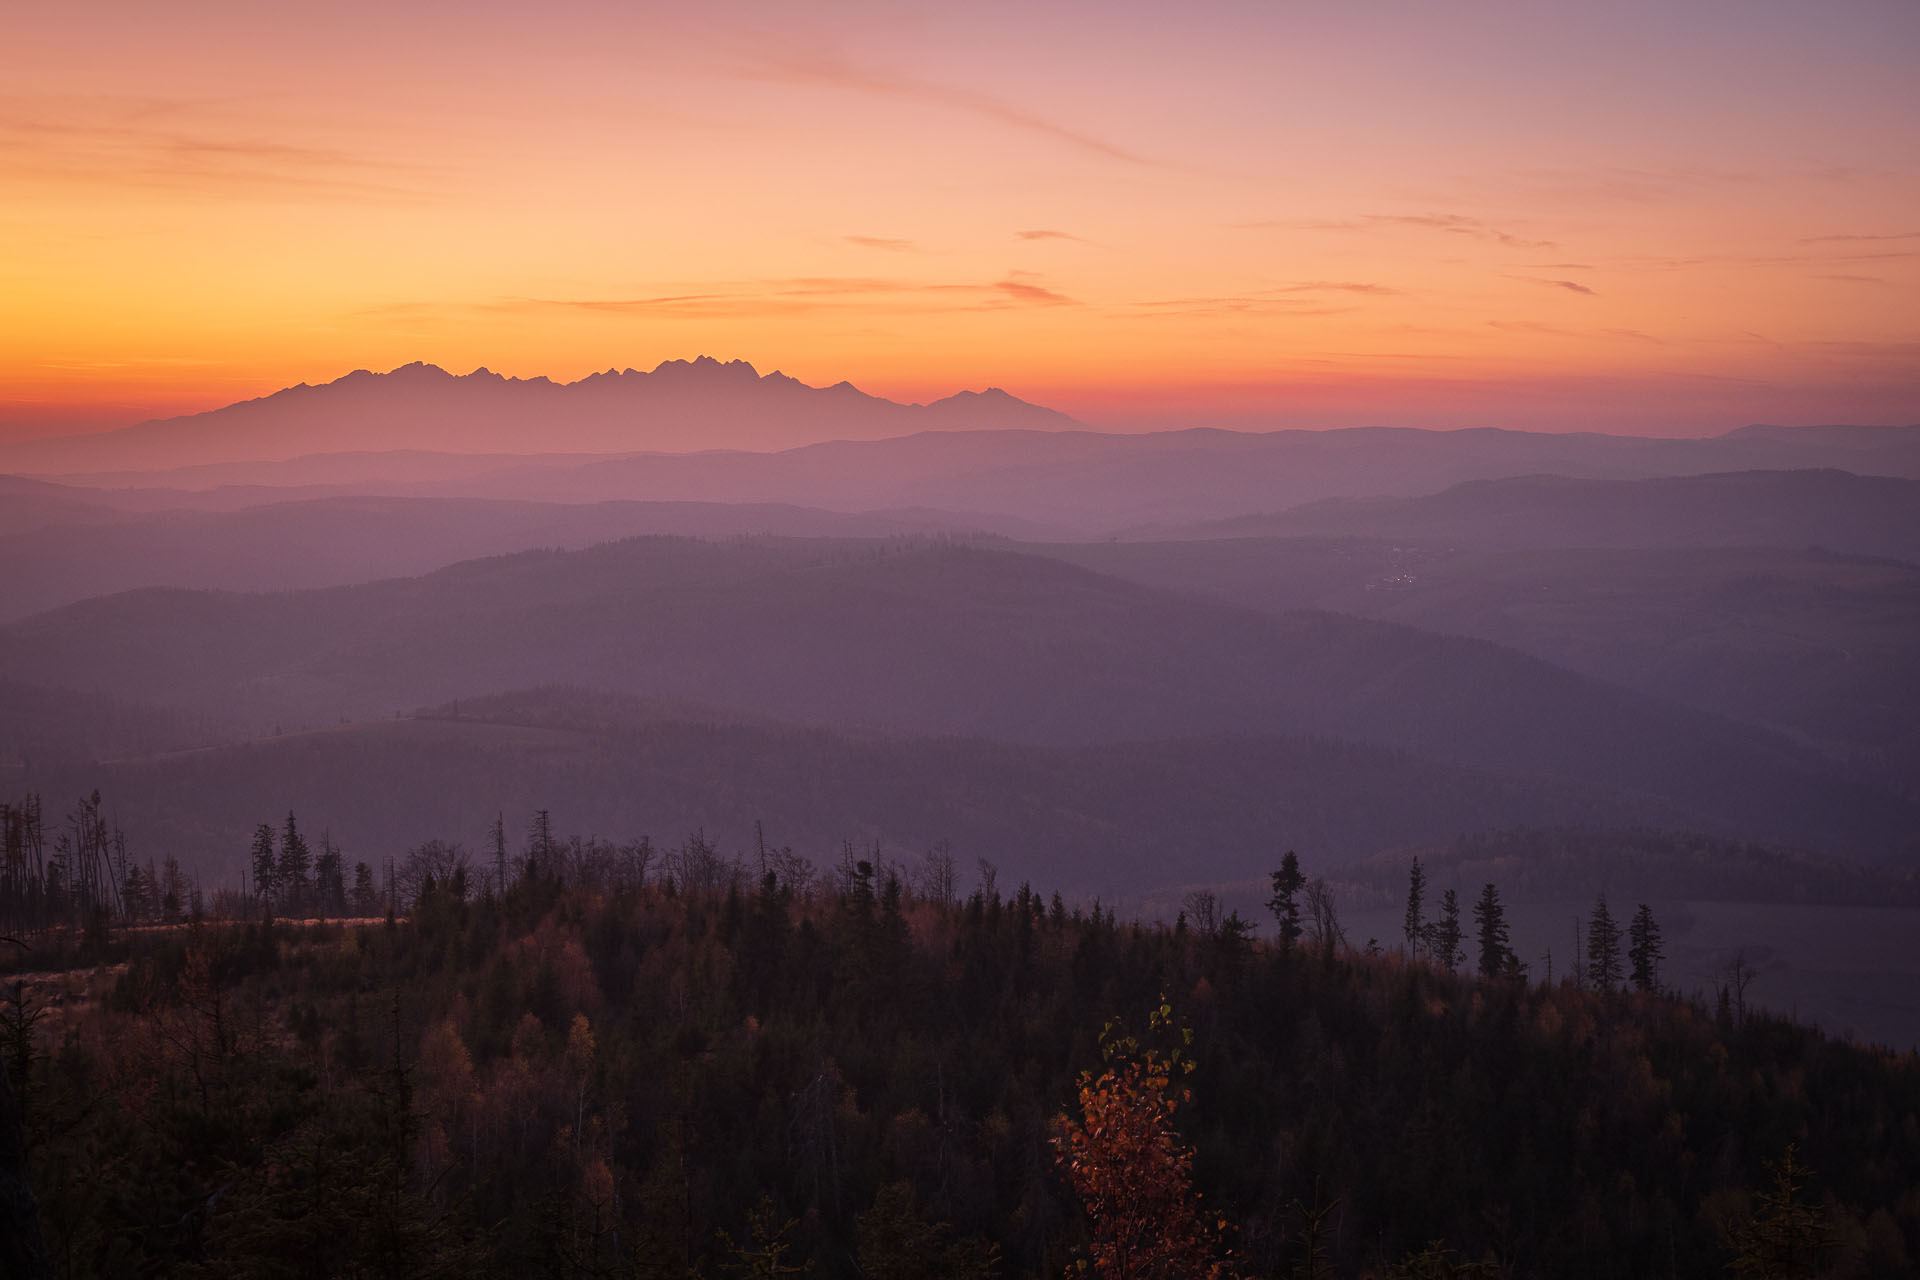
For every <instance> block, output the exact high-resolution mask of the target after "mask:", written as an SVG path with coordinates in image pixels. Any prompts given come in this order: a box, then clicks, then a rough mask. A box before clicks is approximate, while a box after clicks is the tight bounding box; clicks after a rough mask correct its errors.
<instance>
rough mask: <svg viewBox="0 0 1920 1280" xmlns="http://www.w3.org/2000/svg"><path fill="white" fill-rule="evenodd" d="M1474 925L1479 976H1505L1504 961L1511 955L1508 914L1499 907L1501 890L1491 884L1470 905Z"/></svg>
mask: <svg viewBox="0 0 1920 1280" xmlns="http://www.w3.org/2000/svg"><path fill="white" fill-rule="evenodd" d="M1473 922H1474V924H1475V925H1476V926H1478V928H1479V931H1480V976H1481V977H1482V978H1486V979H1493V978H1497V977H1499V976H1500V975H1501V974H1503V973H1505V972H1506V970H1507V957H1508V956H1510V955H1512V954H1513V952H1512V951H1511V950H1510V949H1509V948H1508V946H1507V910H1506V908H1505V907H1503V906H1501V905H1500V890H1499V888H1498V887H1496V886H1495V885H1494V883H1493V882H1492V881H1488V882H1487V887H1486V888H1484V889H1482V890H1481V891H1480V901H1478V902H1476V903H1474V904H1473Z"/></svg>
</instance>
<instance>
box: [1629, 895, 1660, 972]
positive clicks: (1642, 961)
mask: <svg viewBox="0 0 1920 1280" xmlns="http://www.w3.org/2000/svg"><path fill="white" fill-rule="evenodd" d="M1627 936H1628V940H1629V941H1630V943H1631V944H1632V945H1630V946H1629V947H1628V948H1627V959H1628V960H1630V961H1632V963H1633V985H1634V987H1635V988H1636V989H1638V990H1640V991H1654V990H1657V989H1658V988H1659V986H1660V961H1661V960H1663V959H1665V958H1666V954H1667V953H1666V952H1665V951H1664V950H1662V948H1661V946H1660V926H1659V925H1658V924H1657V923H1655V922H1654V918H1653V909H1652V908H1651V907H1649V906H1647V904H1646V903H1644V902H1643V903H1641V904H1640V909H1639V910H1638V911H1635V912H1634V913H1633V924H1632V926H1631V927H1629V929H1628V930H1627Z"/></svg>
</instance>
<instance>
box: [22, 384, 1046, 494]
mask: <svg viewBox="0 0 1920 1280" xmlns="http://www.w3.org/2000/svg"><path fill="white" fill-rule="evenodd" d="M1076 425H1078V424H1076V423H1075V422H1074V421H1073V420H1072V419H1071V418H1068V417H1066V416H1065V415H1064V414H1059V413H1055V412H1054V411H1052V410H1050V409H1042V408H1040V407H1039V406H1037V405H1031V404H1028V403H1026V402H1025V401H1023V400H1018V399H1015V398H1014V397H1013V396H1010V395H1008V394H1007V393H1006V392H1004V391H999V390H988V391H985V392H971V391H963V392H961V393H959V394H958V395H954V396H949V397H947V398H946V399H944V400H937V401H935V402H934V403H932V404H928V405H903V404H897V403H895V402H894V401H891V400H884V399H881V398H879V397H877V396H870V395H867V394H866V393H864V392H862V391H860V390H858V389H857V388H855V387H854V386H852V385H851V384H850V383H846V382H841V383H838V384H836V385H834V386H831V387H811V386H808V385H807V384H806V383H803V382H800V381H798V380H797V379H794V378H789V377H787V376H786V375H785V374H782V373H769V374H766V375H765V376H764V377H763V376H762V375H761V374H760V373H759V372H758V371H757V370H756V369H755V368H754V367H753V366H752V365H750V364H748V363H747V362H746V361H744V360H735V361H731V362H728V363H725V364H722V363H721V362H719V361H717V360H713V359H709V358H708V357H705V356H702V357H700V358H699V359H697V360H692V361H686V360H669V361H666V362H665V363H663V364H661V365H660V366H659V367H657V368H655V369H654V370H653V371H652V372H650V373H643V372H641V371H639V370H636V369H626V370H614V369H609V370H607V371H606V372H605V373H596V374H593V375H591V376H589V377H586V378H582V379H581V380H580V381H578V382H571V383H558V382H553V381H550V380H549V379H546V378H524V379H523V378H504V377H501V376H500V375H499V374H496V373H491V372H489V371H487V370H485V369H476V370H475V371H474V372H472V373H470V374H465V375H455V374H451V373H448V372H447V371H446V370H444V369H441V368H439V367H437V366H435V365H430V364H410V365H405V366H402V367H401V368H398V369H395V370H393V371H392V372H390V373H372V372H369V371H367V370H365V369H360V370H356V371H355V372H353V373H350V374H348V375H347V376H346V377H344V378H339V379H336V380H335V381H333V382H328V383H324V384H322V385H320V386H308V385H306V384H305V383H302V384H301V385H299V386H297V387H289V388H287V389H286V390H284V391H277V392H275V393H274V394H272V395H270V396H264V397H262V398H260V399H258V400H246V401H242V402H240V403H238V404H232V405H228V406H226V407H225V408H222V409H215V410H212V411H211V412H208V413H199V414H192V415H188V416H186V417H180V418H164V419H159V420H156V421H153V422H145V423H141V424H140V425H138V426H133V427H127V428H124V429H122V430H120V431H111V432H105V433H101V434H97V435H89V436H73V437H66V438H54V439H48V440H39V441H29V442H27V443H24V444H18V445H12V446H8V447H7V448H6V449H5V450H4V452H0V458H4V459H5V462H4V465H6V466H8V467H10V468H14V469H21V470H29V471H41V472H45V471H108V470H130V469H150V468H156V467H179V466H189V465H195V464H204V463H219V462H234V461H252V460H274V459H285V458H296V457H300V456H301V455H303V454H315V453H336V452H343V451H352V450H362V449H425V450H439V451H445V452H452V453H487V452H528V451H529V449H528V446H529V444H536V445H537V448H538V450H540V451H543V452H568V453H604V452H616V451H617V452H631V451H635V450H642V449H662V450H669V451H692V450H698V449H781V448H791V447H792V446H794V445H798V444H805V443H809V442H811V441H815V440H823V439H839V440H847V439H856V440H867V439H875V438H878V437H881V436H898V435H905V434H907V433H909V432H913V431H927V430H971V429H978V428H983V427H995V428H997V427H1039V428H1044V429H1055V428H1061V427H1072V426H1076Z"/></svg>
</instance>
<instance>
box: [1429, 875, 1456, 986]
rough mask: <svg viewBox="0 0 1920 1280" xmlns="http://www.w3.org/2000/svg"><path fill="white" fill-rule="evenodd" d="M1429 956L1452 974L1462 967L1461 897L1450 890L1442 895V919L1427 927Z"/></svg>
mask: <svg viewBox="0 0 1920 1280" xmlns="http://www.w3.org/2000/svg"><path fill="white" fill-rule="evenodd" d="M1426 936H1427V954H1428V956H1429V957H1431V958H1432V959H1435V960H1438V961H1439V962H1440V967H1441V968H1442V969H1445V970H1446V971H1447V972H1448V973H1452V972H1453V971H1454V970H1455V969H1456V968H1458V967H1459V965H1460V960H1461V955H1460V895H1459V894H1457V893H1455V892H1454V891H1453V890H1451V889H1448V890H1446V891H1445V892H1444V893H1442V894H1441V895H1440V918H1439V919H1438V920H1436V921H1434V922H1433V923H1432V924H1430V925H1428V926H1426Z"/></svg>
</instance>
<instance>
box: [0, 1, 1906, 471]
mask: <svg viewBox="0 0 1920 1280" xmlns="http://www.w3.org/2000/svg"><path fill="white" fill-rule="evenodd" d="M7 24H8V38H7V40H6V42H5V44H4V46H0V439H22V438H28V437H32V436H38V435H47V434H58V433H64V432H70V431H78V430H100V429H105V428H110V427H114V426H121V425H125V424H128V423H131V422H135V421H139V420H142V419H145V418H149V417H154V416H161V415H166V414H173V413H182V412H191V411H196V410H199V409H204V408H211V407H214V406H217V405H220V404H224V403H228V402H230V401H233V400H236V399H242V398H246V397H250V396H255V395H261V394H265V393H267V392H270V391H272V390H274V389H276V388H279V387H282V386H286V385H290V384H293V383H297V382H303V381H304V382H321V381H326V380H329V379H331V378H335V377H338V376H340V375H342V374H345V373H347V372H348V371H350V370H353V369H356V368H373V369H388V368H392V367H394V366H397V365H400V364H403V363H407V362H409V361H413V360H425V361H429V362H432V363H436V364H439V365H442V366H443V367H446V368H448V369H451V370H454V371H456V372H466V371H468V370H470V369H473V368H475V367H479V366H486V367H488V368H491V369H493V370H495V371H497V372H501V373H506V374H512V375H519V376H533V375H537V374H538V375H546V376H549V377H553V378H556V379H573V378H577V377H581V376H583V375H585V374H587V373H589V372H592V371H595V370H601V369H607V368H626V367H630V366H631V367H640V368H649V367H652V366H653V365H654V364H657V363H658V362H659V361H661V360H665V359H670V358H689V357H692V356H694V355H696V354H708V355H713V356H716V357H719V358H722V359H732V358H742V359H747V360H750V361H752V362H754V363H755V364H756V365H757V366H758V367H759V368H761V369H762V370H769V369H780V370H783V371H784V372H786V373H788V374H790V375H792V376H794V377H798V378H801V379H802V380H804V381H808V382H813V383H816V384H828V383H833V382H838V381H840V380H842V379H848V380H851V381H852V382H854V383H855V384H856V385H858V386H859V387H861V388H862V389H863V390H866V391H869V392H873V393H875V394H880V395H887V396H891V397H894V398H897V399H903V400H912V401H923V400H927V399H931V398H935V397H938V396H942V395H946V394H949V393H951V392H953V391H956V390H959V389H962V388H976V389H977V388H982V387H986V386H998V387H1003V388H1005V389H1007V390H1009V391H1011V392H1013V393H1014V394H1017V395H1020V396H1023V397H1025V398H1027V399H1030V400H1034V401H1037V402H1040V403H1044V404H1047V405H1050V406H1052V407H1055V408H1059V409H1062V410H1064V411H1066V412H1069V413H1072V414H1074V415H1075V416H1077V417H1080V418H1082V419H1083V420H1085V421H1087V422H1089V423H1092V424H1094V425H1099V426H1107V427H1113V428H1117V429H1138V428H1145V427H1161V426H1186V425H1218V426H1230V427H1238V428H1260V427H1317V426H1326V427H1334V426H1350V425H1359V424H1369V423H1383V424H1393V425H1408V426H1428V427H1462V426H1479V425H1494V426H1508V427H1522V428H1532V429H1541V430H1572V429H1586V430H1603V431H1623V432H1634V433H1641V434H1663V435H1688V434H1710V433H1714V432H1718V431H1723V430H1727V429H1729V428H1732V427H1736V426H1740V425H1743V424H1745V423H1749V422H1777V423H1818V422H1877V423H1913V422H1920V80H1916V78H1915V76H1914V74H1913V68H1914V67H1915V66H1917V65H1920V4H1915V3H1914V2H1913V0H1875V2H1869V0H1831V2H1829V3H1825V4H1819V5H1815V4H1807V3H1800V2H1795V3H1779V2H1776V0H1689V2H1688V3H1686V4H1673V3H1671V0H1660V2H1659V3H1639V2H1638V0H1626V2H1623V3H1622V2H1616V3H1610V4H1606V5H1599V4H1591V3H1579V4H1568V3H1542V2H1540V0H1535V2H1533V3H1525V4H1517V3H1516V4H1481V3H1472V2H1471V0H1466V2H1463V3H1450V4H1446V5H1433V4H1421V3H1369V2H1367V0H1347V2H1346V3H1327V4H1321V3H1293V2H1290V0H1262V2H1260V3H1237V2H1230V0H1214V2H1211V3H1198V4H1194V5H1188V6H1179V7H1176V6H1172V5H1168V4H1144V3H1134V2H1132V0H1105V2H1104V3H1100V4H1078V3H1044V4H1034V3H1032V2H1031V0H1027V2H1026V3H1022V4H1001V3H996V2H993V0H985V2H976V3H972V4H968V5H950V4H946V5H938V6H930V5H917V4H908V3H898V2H895V3H885V4H877V3H876V4H848V3H820V4H815V3H810V4H807V5H793V4H768V5H760V4H742V3H718V4H709V5H705V6H701V7H700V9H699V11H698V12H694V11H693V10H692V9H691V8H690V7H687V6H665V5H655V4H650V3H633V2H631V0H629V2H628V3H621V4H591V3H566V2H554V3H545V4H541V5H538V6H536V5H531V4H525V3H521V4H502V3H484V2H473V0H469V2H467V3H461V4H452V3H445V4H391V3H383V4H360V3H354V2H352V0H348V2H344V3H335V4H332V5H328V6H298V7H295V6H278V5H261V4H258V3H257V2H255V0H248V2H247V3H227V2H219V3H203V2H198V0H179V2H177V3H172V4H167V5H152V4H138V5H136V4H96V3H86V2H85V0H69V2H68V3H63V4H60V5H40V6H31V7H29V6H18V7H15V8H14V9H13V10H11V11H10V12H9V15H8V19H7Z"/></svg>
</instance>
